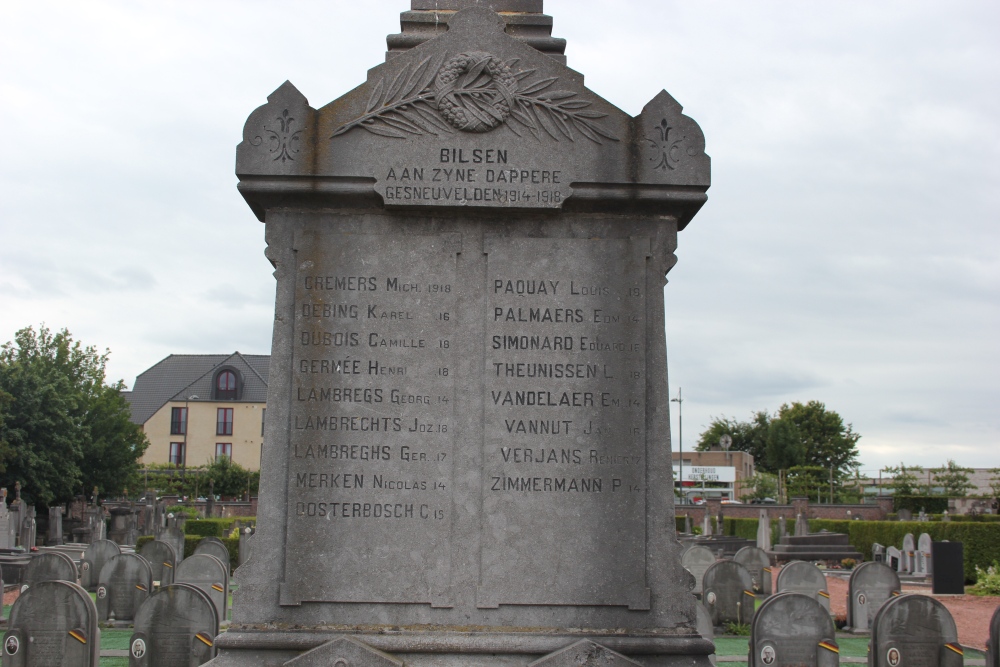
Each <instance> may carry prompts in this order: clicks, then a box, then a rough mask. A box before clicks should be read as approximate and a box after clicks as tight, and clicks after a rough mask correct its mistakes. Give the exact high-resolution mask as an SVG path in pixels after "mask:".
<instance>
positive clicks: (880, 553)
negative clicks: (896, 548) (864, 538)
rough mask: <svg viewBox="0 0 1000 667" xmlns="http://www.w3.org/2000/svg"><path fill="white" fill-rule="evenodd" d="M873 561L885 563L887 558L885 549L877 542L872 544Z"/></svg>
mask: <svg viewBox="0 0 1000 667" xmlns="http://www.w3.org/2000/svg"><path fill="white" fill-rule="evenodd" d="M872 560H873V561H875V562H876V563H884V562H885V561H886V558H885V547H884V546H882V545H881V544H879V543H878V542H875V543H873V544H872Z"/></svg>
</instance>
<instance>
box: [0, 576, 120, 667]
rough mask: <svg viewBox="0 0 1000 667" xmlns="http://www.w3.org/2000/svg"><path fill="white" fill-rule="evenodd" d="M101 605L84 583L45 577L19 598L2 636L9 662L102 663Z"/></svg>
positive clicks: (34, 665)
mask: <svg viewBox="0 0 1000 667" xmlns="http://www.w3.org/2000/svg"><path fill="white" fill-rule="evenodd" d="M100 650H101V631H100V629H99V627H98V625H97V608H96V607H95V606H94V601H93V600H91V599H90V595H88V594H87V592H86V591H85V590H83V589H82V588H81V587H80V586H77V585H76V584H74V583H70V582H68V581H43V582H41V583H38V584H36V585H34V586H32V587H31V588H29V589H28V590H26V591H25V592H24V593H22V594H21V596H20V597H18V598H17V601H16V602H14V606H13V608H12V609H11V611H10V619H9V620H8V621H7V632H5V633H4V636H3V666H4V667H19V666H22V665H23V666H24V667H42V666H43V665H44V666H45V667H97V665H98V662H99V660H100V657H99V655H100Z"/></svg>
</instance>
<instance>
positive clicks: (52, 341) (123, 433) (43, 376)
mask: <svg viewBox="0 0 1000 667" xmlns="http://www.w3.org/2000/svg"><path fill="white" fill-rule="evenodd" d="M109 354H110V353H109V352H107V351H105V353H104V354H99V353H98V352H97V350H96V348H94V347H84V346H83V345H81V344H80V343H79V342H78V341H74V340H73V337H72V336H71V335H70V333H69V331H67V330H65V329H63V330H62V331H59V332H57V333H55V334H53V333H52V332H51V331H50V330H49V329H47V328H46V327H45V326H42V327H39V330H38V331H37V332H36V331H35V330H34V329H33V328H32V327H28V328H26V329H21V330H20V331H18V332H17V333H16V334H15V337H14V340H13V341H11V342H8V343H5V344H4V345H3V346H2V347H0V392H5V393H6V394H7V395H8V396H9V398H8V399H5V400H2V401H0V411H2V416H0V442H3V443H6V445H7V446H6V447H0V464H2V472H0V484H2V485H3V486H13V484H14V483H15V482H18V481H19V482H21V483H22V486H23V488H24V491H23V495H24V497H25V498H26V499H27V500H28V501H29V502H37V503H39V504H41V505H46V506H47V505H52V504H56V503H60V502H65V501H67V500H71V499H72V498H73V496H74V495H75V494H77V493H81V492H83V491H84V490H85V489H90V488H92V487H93V486H94V485H95V484H96V485H97V486H98V487H99V489H100V491H101V492H102V493H105V494H119V493H121V492H122V490H123V489H124V488H125V487H126V486H127V485H128V483H129V481H130V480H131V479H133V478H134V475H135V473H136V471H137V469H138V467H137V460H138V458H139V457H140V456H142V453H143V452H144V451H145V449H146V447H147V446H148V441H147V440H146V437H145V435H144V434H143V433H142V429H141V428H140V427H139V426H138V425H136V424H133V423H132V422H131V421H130V420H129V406H128V402H127V401H126V400H125V399H124V397H123V396H122V395H121V389H122V384H121V383H120V382H119V383H116V384H113V385H107V384H105V368H106V366H107V361H108V356H109Z"/></svg>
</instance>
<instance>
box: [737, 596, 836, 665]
mask: <svg viewBox="0 0 1000 667" xmlns="http://www.w3.org/2000/svg"><path fill="white" fill-rule="evenodd" d="M835 634H836V629H835V628H834V625H833V619H832V618H830V612H829V610H828V609H826V608H824V607H823V606H822V605H821V604H820V603H819V602H817V601H816V600H815V599H814V598H812V597H810V596H808V595H802V594H801V593H779V594H778V595H772V596H771V597H769V598H768V599H767V600H765V601H764V603H763V604H762V605H761V606H760V608H759V609H758V610H757V614H756V615H755V616H754V619H753V623H752V624H751V627H750V643H749V654H748V656H747V664H748V666H749V667H791V666H794V667H837V666H838V665H839V664H840V648H839V647H838V645H837V642H836V637H835Z"/></svg>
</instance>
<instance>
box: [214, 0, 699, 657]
mask: <svg viewBox="0 0 1000 667" xmlns="http://www.w3.org/2000/svg"><path fill="white" fill-rule="evenodd" d="M542 11H543V8H542V2H541V0H480V1H479V2H476V1H474V0H436V1H433V2H429V1H426V0H414V1H413V3H412V6H411V8H410V11H405V12H403V14H402V33H401V34H398V35H392V36H390V37H389V39H388V46H389V50H388V53H387V59H386V62H385V63H383V64H380V65H378V66H375V67H374V68H373V69H371V70H370V71H369V73H368V77H367V81H365V82H363V83H361V85H360V86H358V87H357V88H356V89H354V90H353V91H350V92H348V93H347V94H345V95H344V96H343V97H341V98H340V99H337V100H335V101H334V102H331V103H330V104H328V105H326V106H322V107H319V108H316V107H313V106H310V104H309V102H308V101H307V99H306V97H305V96H304V95H303V94H302V93H300V92H299V91H298V90H297V89H296V88H295V87H294V86H293V85H292V84H291V83H288V82H286V83H284V84H282V85H281V86H279V87H278V88H277V90H275V91H274V92H273V93H271V94H270V95H269V96H268V98H267V103H266V104H264V105H263V106H261V107H259V108H258V109H256V110H255V111H253V113H251V114H250V116H249V118H248V119H247V121H246V125H245V127H244V130H243V141H242V143H240V144H239V146H238V148H237V156H236V172H237V176H238V177H239V180H240V183H239V191H240V193H241V194H242V195H243V197H244V198H245V199H246V201H247V203H248V204H249V206H250V208H251V210H252V211H253V213H254V214H255V215H256V217H257V218H258V219H259V220H260V221H262V222H264V223H265V238H266V241H267V250H266V255H267V257H268V258H269V260H270V261H271V263H272V264H273V265H274V267H275V272H274V275H275V278H276V280H277V287H276V292H277V294H276V302H275V320H274V330H273V343H272V355H271V377H270V382H269V388H268V391H269V396H268V415H267V425H266V433H265V438H264V441H265V443H266V444H265V446H264V450H263V453H262V462H261V470H262V471H263V477H262V481H261V495H260V505H259V510H258V530H257V532H256V534H255V535H254V536H253V538H252V542H251V544H250V552H251V553H250V557H249V559H248V560H247V562H246V563H244V564H243V565H242V566H241V567H240V569H239V570H238V573H237V575H236V578H237V580H238V581H239V582H240V588H239V590H238V592H237V593H236V595H235V601H234V610H233V617H232V624H231V625H230V627H229V629H228V630H227V632H226V633H224V634H223V635H221V636H220V637H219V639H218V641H217V644H216V646H217V648H218V650H219V654H218V657H216V658H215V659H214V661H213V662H212V664H213V665H225V666H228V665H286V664H287V665H313V664H316V665H319V664H323V665H332V664H341V662H338V661H343V663H344V664H349V665H376V664H377V665H389V664H400V663H402V664H406V665H414V666H417V665H456V666H457V665H525V666H527V665H539V666H542V665H552V666H556V665H570V664H608V665H633V664H642V665H680V664H684V665H707V664H709V662H708V656H709V655H710V654H711V653H712V652H713V650H714V649H713V646H712V643H711V642H710V641H708V640H706V639H704V638H703V637H701V636H700V635H699V634H698V632H697V630H696V618H697V617H696V611H695V604H696V601H695V599H694V597H693V596H692V595H691V594H690V591H691V589H692V587H693V583H694V582H693V577H691V576H690V575H689V574H688V573H687V572H685V571H684V569H683V568H682V567H681V562H680V545H679V543H678V542H677V540H676V536H675V531H674V529H673V526H674V506H673V497H672V493H671V489H672V484H671V461H670V451H671V446H670V432H669V418H668V406H669V402H668V393H667V392H668V388H667V377H666V351H665V350H666V345H665V335H664V304H663V293H662V290H663V287H664V285H665V279H666V274H667V272H668V271H669V270H670V269H671V267H672V266H673V265H674V264H675V262H676V257H675V255H674V251H675V250H676V248H677V236H678V232H679V231H681V230H683V229H684V227H685V226H686V225H687V224H688V223H689V222H690V221H691V219H692V217H693V216H694V215H695V214H696V212H697V211H698V210H699V209H700V208H701V207H702V205H703V204H704V203H705V201H706V199H707V196H706V191H707V189H708V187H709V181H710V179H709V175H710V161H709V158H708V156H707V155H706V154H705V144H704V136H703V134H702V132H701V130H700V128H699V127H698V125H697V124H696V123H695V122H694V121H693V120H691V119H690V118H688V117H686V116H684V115H683V113H682V110H681V106H680V104H678V103H677V102H676V101H675V100H674V99H673V98H672V97H671V96H670V95H669V94H667V93H666V92H665V91H664V92H660V93H659V94H655V93H656V90H658V85H662V83H663V82H655V83H654V82H650V93H651V94H654V95H655V96H654V97H653V99H652V100H651V101H650V102H649V103H648V104H647V105H646V107H645V108H644V109H643V111H642V113H640V114H639V115H638V116H636V117H632V116H630V115H628V114H626V113H624V112H623V111H621V110H619V109H618V108H616V107H615V106H614V105H613V104H612V103H610V102H608V101H606V100H604V99H603V98H601V97H600V96H599V95H598V94H597V93H595V92H593V91H591V90H589V89H588V88H586V87H585V86H584V82H583V76H582V75H581V74H580V73H578V72H576V71H574V70H572V69H570V68H569V67H568V66H567V64H566V58H565V56H564V49H565V41H564V40H561V39H557V38H554V37H552V35H551V31H552V19H551V18H550V17H549V16H547V15H545V14H543V13H542ZM608 57H609V58H614V57H616V56H615V54H608ZM620 57H621V59H622V66H623V67H626V66H627V59H628V57H629V55H628V54H624V53H623V54H620Z"/></svg>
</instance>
